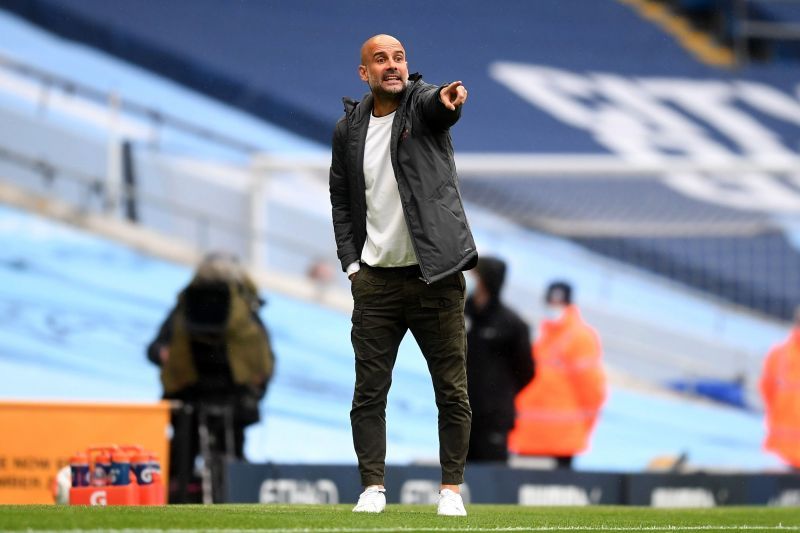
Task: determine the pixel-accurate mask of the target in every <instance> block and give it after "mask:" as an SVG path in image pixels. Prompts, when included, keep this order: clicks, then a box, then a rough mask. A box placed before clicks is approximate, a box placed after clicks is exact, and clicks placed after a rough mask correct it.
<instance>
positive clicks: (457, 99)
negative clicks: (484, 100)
mask: <svg viewBox="0 0 800 533" xmlns="http://www.w3.org/2000/svg"><path fill="white" fill-rule="evenodd" d="M439 99H440V100H441V101H442V103H443V104H444V106H445V107H446V108H447V109H449V110H450V111H455V110H456V108H457V107H459V106H461V105H464V102H466V101H467V88H466V87H464V85H463V84H462V83H461V82H460V81H454V82H453V83H451V84H450V85H448V86H447V87H442V90H441V91H439Z"/></svg>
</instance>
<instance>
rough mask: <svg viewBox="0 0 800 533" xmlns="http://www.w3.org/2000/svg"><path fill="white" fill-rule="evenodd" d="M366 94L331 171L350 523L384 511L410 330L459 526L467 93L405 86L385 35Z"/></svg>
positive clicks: (339, 140) (369, 63) (336, 142)
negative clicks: (459, 143)
mask: <svg viewBox="0 0 800 533" xmlns="http://www.w3.org/2000/svg"><path fill="white" fill-rule="evenodd" d="M358 75H359V76H360V78H361V80H362V81H364V82H366V83H367V84H368V85H369V89H370V92H369V93H367V94H366V95H365V96H364V98H363V99H362V100H361V101H360V102H357V101H354V100H351V99H348V98H345V99H344V107H345V116H344V117H343V118H342V119H341V120H339V122H338V123H337V124H336V130H335V132H334V136H333V150H332V151H333V154H332V160H331V170H330V193H331V205H332V211H333V228H334V233H335V236H336V246H337V252H338V255H339V259H340V260H341V263H342V270H344V271H345V272H346V273H347V275H348V277H349V278H350V281H351V289H352V293H353V304H354V305H353V326H352V331H351V340H352V343H353V349H354V351H355V367H356V382H355V392H354V393H353V405H352V410H351V411H350V421H351V424H352V428H353V443H354V445H355V450H356V455H357V456H358V468H359V472H360V474H361V482H362V484H363V485H364V492H363V493H362V494H361V496H360V497H359V500H358V504H357V505H356V507H355V508H354V509H353V511H355V512H373V513H379V512H382V511H383V510H384V508H385V506H386V496H385V488H384V467H385V458H386V397H387V394H388V392H389V386H390V385H391V382H392V368H393V367H394V363H395V360H396V358H397V350H398V347H399V345H400V341H401V340H402V339H403V336H404V335H405V334H406V332H407V331H408V330H410V331H411V333H412V334H413V335H414V338H415V339H416V341H417V344H418V345H419V347H420V349H421V350H422V354H423V355H424V356H425V359H426V361H427V363H428V369H429V370H430V373H431V378H432V380H433V388H434V393H435V396H436V406H437V407H438V409H439V459H440V462H441V466H442V484H441V490H440V496H439V504H438V513H439V514H441V515H454V516H464V515H466V510H465V509H464V503H463V501H462V499H461V495H460V485H461V483H463V481H464V462H465V460H466V455H467V448H468V445H469V433H470V420H471V416H472V414H471V412H470V408H469V400H468V398H467V376H466V366H465V361H466V333H465V328H464V288H465V284H464V275H463V274H462V273H461V271H462V270H468V269H470V268H472V267H473V266H474V265H475V263H476V262H477V259H478V254H477V251H476V250H475V242H474V240H473V238H472V233H471V232H470V228H469V224H468V223H467V218H466V215H465V214H464V206H463V205H462V202H461V195H460V193H459V188H458V176H457V175H456V167H455V163H454V161H453V145H452V142H451V139H450V128H451V127H452V126H453V125H454V124H455V123H456V122H457V121H458V119H459V117H460V116H461V108H462V106H463V105H464V102H466V100H467V90H466V89H465V88H464V86H463V85H462V83H461V82H460V81H455V82H452V83H448V84H445V85H440V86H435V85H430V84H428V83H425V82H424V81H422V78H421V76H420V75H419V74H412V75H410V76H409V74H408V63H407V62H406V51H405V49H404V48H403V45H402V43H400V41H398V40H397V39H395V38H394V37H392V36H390V35H376V36H374V37H372V38H370V39H368V40H367V41H366V42H365V43H364V45H363V46H362V47H361V64H360V65H359V66H358Z"/></svg>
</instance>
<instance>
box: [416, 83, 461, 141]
mask: <svg viewBox="0 0 800 533" xmlns="http://www.w3.org/2000/svg"><path fill="white" fill-rule="evenodd" d="M443 87H446V85H439V86H437V85H427V84H426V85H425V87H424V88H423V89H422V90H421V91H419V94H418V96H417V103H416V104H417V112H419V113H420V115H421V116H422V120H424V121H425V123H426V124H427V125H428V126H429V127H430V128H431V129H432V130H447V129H449V128H451V127H452V126H454V125H455V123H456V122H458V119H459V118H461V107H462V106H459V107H457V108H456V109H455V111H450V110H449V109H447V108H446V107H445V106H444V104H443V103H442V101H441V100H440V99H439V91H441V90H442V88H443Z"/></svg>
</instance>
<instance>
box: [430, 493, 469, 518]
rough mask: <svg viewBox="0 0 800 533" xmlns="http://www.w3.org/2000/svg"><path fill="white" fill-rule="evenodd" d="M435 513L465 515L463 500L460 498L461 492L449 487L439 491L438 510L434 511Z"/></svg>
mask: <svg viewBox="0 0 800 533" xmlns="http://www.w3.org/2000/svg"><path fill="white" fill-rule="evenodd" d="M436 514H438V515H441V516H467V510H466V509H464V500H462V499H461V494H458V493H457V492H453V491H452V490H450V489H443V490H442V491H440V492H439V510H438V511H436Z"/></svg>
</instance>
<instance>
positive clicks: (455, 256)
mask: <svg viewBox="0 0 800 533" xmlns="http://www.w3.org/2000/svg"><path fill="white" fill-rule="evenodd" d="M440 89H441V87H437V86H434V85H430V84H428V83H425V82H423V81H422V80H421V78H420V76H419V74H412V75H411V76H409V85H408V87H407V89H406V90H405V92H404V93H403V97H402V100H401V102H400V105H399V107H398V108H397V111H396V113H395V116H394V121H393V123H392V136H391V141H390V142H391V157H392V168H393V169H394V174H395V177H396V178H397V187H398V189H399V191H400V201H401V202H402V205H403V213H404V214H405V219H406V225H407V226H408V230H409V233H410V235H411V242H412V243H413V245H414V252H415V253H416V256H417V261H419V266H420V270H421V271H422V276H423V278H424V279H425V281H426V282H427V283H433V282H434V281H437V280H439V279H442V278H444V277H446V276H448V275H449V274H452V273H454V272H458V271H459V270H468V269H470V268H472V267H473V266H474V264H475V262H476V261H477V258H478V253H477V251H476V249H475V241H474V240H473V238H472V232H471V231H470V228H469V224H468V223H467V217H466V215H465V214H464V206H463V204H462V202H461V194H460V193H459V189H458V176H457V175H456V167H455V162H454V161H453V145H452V142H451V140H450V132H449V129H450V127H451V126H452V125H453V124H455V123H456V121H457V120H458V118H459V117H460V115H461V108H460V107H459V108H457V109H456V110H455V111H450V110H449V109H447V108H446V107H445V106H444V104H442V103H441V101H440V100H439V91H440ZM343 101H344V106H345V116H344V117H343V118H342V119H340V120H339V122H338V123H337V124H336V129H335V131H334V134H333V150H332V152H333V153H332V159H331V170H330V194H331V206H332V211H333V230H334V234H335V236H336V247H337V253H338V256H339V260H340V261H341V262H342V270H346V269H347V266H348V265H350V264H351V263H353V262H355V261H358V260H359V259H360V258H361V249H362V248H363V247H364V242H365V241H366V238H367V203H366V202H367V200H366V196H365V184H364V144H365V142H366V138H367V129H368V127H369V117H370V115H371V114H372V95H371V94H367V95H366V96H365V97H364V99H363V100H362V101H361V102H360V103H359V102H356V101H354V100H350V99H348V98H345V99H344V100H343Z"/></svg>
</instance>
